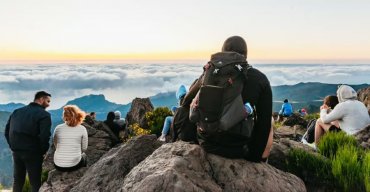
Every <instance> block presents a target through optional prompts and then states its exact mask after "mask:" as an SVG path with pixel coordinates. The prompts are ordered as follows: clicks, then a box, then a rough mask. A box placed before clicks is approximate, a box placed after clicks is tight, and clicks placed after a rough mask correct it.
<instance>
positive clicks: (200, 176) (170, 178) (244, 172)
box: [121, 141, 306, 192]
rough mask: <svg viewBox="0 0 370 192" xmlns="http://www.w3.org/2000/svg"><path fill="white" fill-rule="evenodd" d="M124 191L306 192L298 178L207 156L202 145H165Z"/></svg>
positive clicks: (133, 173) (267, 167) (134, 173)
mask: <svg viewBox="0 0 370 192" xmlns="http://www.w3.org/2000/svg"><path fill="white" fill-rule="evenodd" d="M121 191H212V192H214V191H215V192H216V191H306V188H305V185H304V183H303V181H302V180H301V179H299V178H298V177H296V176H294V175H292V174H290V173H286V172H283V171H280V170H278V169H276V168H274V167H272V166H270V165H268V164H265V163H253V162H248V161H246V160H243V159H226V158H223V157H220V156H216V155H211V154H206V153H205V152H204V150H203V149H202V148H201V147H200V146H199V145H193V144H189V143H186V142H182V141H179V142H175V143H168V144H165V145H162V146H161V147H160V148H159V149H157V150H156V151H155V152H154V153H153V154H152V155H150V156H149V157H147V158H146V159H145V160H144V161H142V162H141V163H140V164H139V165H137V166H136V167H135V168H133V169H132V170H131V171H130V173H129V174H128V175H127V176H126V178H125V179H124V182H123V183H122V189H121Z"/></svg>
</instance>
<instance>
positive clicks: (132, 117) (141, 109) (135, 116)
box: [126, 98, 154, 130]
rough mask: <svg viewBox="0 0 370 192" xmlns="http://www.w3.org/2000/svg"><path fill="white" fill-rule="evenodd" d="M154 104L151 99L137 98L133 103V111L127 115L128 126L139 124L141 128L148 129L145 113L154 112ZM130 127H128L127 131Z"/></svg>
mask: <svg viewBox="0 0 370 192" xmlns="http://www.w3.org/2000/svg"><path fill="white" fill-rule="evenodd" d="M153 109H154V107H153V104H152V103H151V102H150V99H149V98H143V99H142V98H135V99H134V100H133V101H132V104H131V109H130V111H129V112H128V113H127V115H126V126H129V125H132V124H134V123H138V124H139V126H140V127H141V128H145V129H148V124H147V121H146V119H145V113H146V112H148V111H153ZM127 128H128V127H126V130H127Z"/></svg>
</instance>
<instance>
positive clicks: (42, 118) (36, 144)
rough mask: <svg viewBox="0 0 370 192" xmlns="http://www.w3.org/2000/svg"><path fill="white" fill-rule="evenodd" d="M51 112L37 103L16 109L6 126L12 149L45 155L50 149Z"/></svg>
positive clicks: (6, 134) (7, 138) (8, 140)
mask: <svg viewBox="0 0 370 192" xmlns="http://www.w3.org/2000/svg"><path fill="white" fill-rule="evenodd" d="M50 129H51V118H50V113H48V112H47V111H45V109H44V108H43V107H42V106H41V105H39V104H37V103H30V104H29V105H27V106H24V107H22V108H19V109H16V110H15V111H14V112H13V113H12V114H11V115H10V117H9V120H8V123H7V124H6V127H5V138H6V140H7V142H8V144H9V146H10V149H11V150H12V151H19V152H31V153H32V154H35V155H37V154H38V155H43V154H45V153H46V152H47V151H48V149H49V140H50V135H51V133H50Z"/></svg>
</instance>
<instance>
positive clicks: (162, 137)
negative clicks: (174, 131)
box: [158, 134, 166, 142]
mask: <svg viewBox="0 0 370 192" xmlns="http://www.w3.org/2000/svg"><path fill="white" fill-rule="evenodd" d="M158 140H159V141H163V142H165V141H166V135H163V134H162V135H161V136H160V137H159V138H158Z"/></svg>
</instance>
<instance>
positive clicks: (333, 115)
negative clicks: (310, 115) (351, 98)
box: [320, 103, 345, 123]
mask: <svg viewBox="0 0 370 192" xmlns="http://www.w3.org/2000/svg"><path fill="white" fill-rule="evenodd" d="M344 112H345V109H344V107H343V104H342V103H339V104H338V105H337V106H335V108H334V109H333V110H332V111H331V112H330V113H329V114H328V113H327V109H325V108H323V109H321V110H320V118H321V120H322V122H324V123H330V122H332V121H335V120H339V119H342V118H343V117H344Z"/></svg>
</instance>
